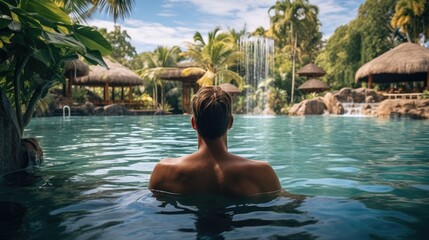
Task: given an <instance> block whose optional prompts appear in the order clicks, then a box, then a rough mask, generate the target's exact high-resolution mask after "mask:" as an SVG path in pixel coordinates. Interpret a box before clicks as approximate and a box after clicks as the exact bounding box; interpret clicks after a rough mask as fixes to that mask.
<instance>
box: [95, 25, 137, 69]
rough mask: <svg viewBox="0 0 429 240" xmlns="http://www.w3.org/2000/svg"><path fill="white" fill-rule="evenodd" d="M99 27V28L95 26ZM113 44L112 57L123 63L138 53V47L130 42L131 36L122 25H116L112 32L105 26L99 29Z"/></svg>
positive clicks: (125, 63)
mask: <svg viewBox="0 0 429 240" xmlns="http://www.w3.org/2000/svg"><path fill="white" fill-rule="evenodd" d="M95 29H97V28H95ZM97 30H98V31H99V32H100V33H101V34H102V35H103V37H104V38H105V39H107V41H108V42H109V43H110V45H111V46H112V53H111V54H110V57H112V59H115V60H116V61H117V62H119V63H120V64H122V65H127V63H128V62H129V61H130V60H131V59H132V58H134V57H135V56H136V55H137V52H136V48H135V47H134V46H133V45H132V44H131V43H130V40H131V37H130V35H128V33H127V31H126V30H121V26H119V25H116V26H115V29H114V30H113V31H111V32H109V31H107V29H105V28H100V29H97Z"/></svg>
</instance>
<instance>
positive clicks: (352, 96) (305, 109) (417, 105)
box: [289, 88, 429, 119]
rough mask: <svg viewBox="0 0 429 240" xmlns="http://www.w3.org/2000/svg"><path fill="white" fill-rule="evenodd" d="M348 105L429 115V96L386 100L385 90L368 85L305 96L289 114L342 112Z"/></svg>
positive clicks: (383, 113)
mask: <svg viewBox="0 0 429 240" xmlns="http://www.w3.org/2000/svg"><path fill="white" fill-rule="evenodd" d="M376 103H379V104H378V105H377V104H376ZM347 105H350V106H352V107H359V109H358V110H359V112H360V113H361V114H363V115H368V116H377V117H410V118H413V119H429V99H414V100H410V99H386V100H385V96H383V95H382V94H381V93H377V92H376V91H375V90H373V89H367V88H358V89H352V88H343V89H341V90H339V91H334V92H328V93H326V94H325V96H324V97H323V98H321V97H318V98H315V99H311V100H309V99H307V100H304V101H302V102H300V103H297V104H294V105H293V106H292V108H291V109H290V110H289V115H300V116H301V115H315V114H324V113H325V112H328V113H329V114H335V115H342V114H345V107H347ZM354 105H356V106H354Z"/></svg>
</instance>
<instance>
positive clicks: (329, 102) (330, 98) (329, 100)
mask: <svg viewBox="0 0 429 240" xmlns="http://www.w3.org/2000/svg"><path fill="white" fill-rule="evenodd" d="M323 103H324V104H325V106H326V108H327V110H328V111H329V113H330V114H336V115H339V114H344V108H343V105H342V104H341V103H340V102H339V101H338V100H337V97H336V96H335V95H334V94H333V93H330V92H328V93H326V94H325V96H324V97H323Z"/></svg>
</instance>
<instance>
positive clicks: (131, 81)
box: [73, 59, 143, 87]
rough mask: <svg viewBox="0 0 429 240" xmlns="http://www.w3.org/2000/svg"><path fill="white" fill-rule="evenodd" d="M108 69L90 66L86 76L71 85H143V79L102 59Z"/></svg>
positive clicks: (125, 68)
mask: <svg viewBox="0 0 429 240" xmlns="http://www.w3.org/2000/svg"><path fill="white" fill-rule="evenodd" d="M104 61H105V62H106V64H107V66H108V67H109V69H106V68H104V67H102V66H100V65H93V66H90V67H89V69H90V71H89V74H88V75H87V76H83V77H79V78H77V79H76V81H75V82H74V83H73V84H75V85H82V86H105V85H106V83H108V86H112V87H129V86H137V85H142V84H143V79H141V78H140V76H139V75H137V74H136V73H134V72H133V71H131V70H130V69H128V68H127V67H125V66H123V65H122V64H120V63H114V62H112V61H110V60H108V59H104Z"/></svg>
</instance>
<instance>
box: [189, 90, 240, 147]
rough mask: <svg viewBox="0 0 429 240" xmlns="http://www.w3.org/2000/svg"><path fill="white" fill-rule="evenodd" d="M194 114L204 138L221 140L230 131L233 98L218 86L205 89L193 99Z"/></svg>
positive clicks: (198, 128)
mask: <svg viewBox="0 0 429 240" xmlns="http://www.w3.org/2000/svg"><path fill="white" fill-rule="evenodd" d="M192 113H193V116H194V119H195V123H196V125H197V131H198V133H199V134H200V135H201V136H202V137H203V138H205V139H210V140H213V139H216V138H219V137H221V136H223V135H224V134H225V133H226V131H227V130H228V124H229V121H230V119H231V115H232V113H231V96H230V95H229V94H228V93H227V92H225V91H223V90H222V89H221V88H220V87H217V86H210V87H203V88H201V89H200V90H199V91H198V92H197V93H196V94H195V95H194V97H193V98H192Z"/></svg>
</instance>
